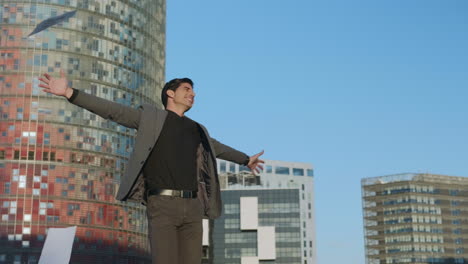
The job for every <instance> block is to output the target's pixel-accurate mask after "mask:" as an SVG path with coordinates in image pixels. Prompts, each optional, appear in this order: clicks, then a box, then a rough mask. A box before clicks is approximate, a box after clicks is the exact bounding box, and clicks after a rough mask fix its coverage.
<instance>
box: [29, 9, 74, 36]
mask: <svg viewBox="0 0 468 264" xmlns="http://www.w3.org/2000/svg"><path fill="white" fill-rule="evenodd" d="M75 13H76V10H74V11H70V12H67V13H65V14H62V15H60V16H54V17H51V18H48V19H46V20H44V21H42V22H41V23H39V24H38V25H37V26H36V28H35V29H34V30H33V32H31V34H29V35H28V37H30V36H31V35H34V34H36V33H39V32H41V31H43V30H45V29H47V28H49V27H51V26H53V25H56V24H58V23H60V22H62V21H64V20H66V19H67V18H70V17H72V16H74V15H75Z"/></svg>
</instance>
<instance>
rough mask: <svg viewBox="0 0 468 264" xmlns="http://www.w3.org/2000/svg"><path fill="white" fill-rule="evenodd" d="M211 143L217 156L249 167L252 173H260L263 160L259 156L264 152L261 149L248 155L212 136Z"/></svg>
mask: <svg viewBox="0 0 468 264" xmlns="http://www.w3.org/2000/svg"><path fill="white" fill-rule="evenodd" d="M211 144H212V145H213V147H214V151H215V153H216V157H217V158H220V159H223V160H228V161H232V162H235V163H237V164H241V165H245V166H247V167H249V169H250V170H251V171H252V173H253V174H257V173H260V171H261V170H263V165H262V164H263V163H265V162H264V161H263V160H261V159H260V156H261V155H263V153H264V151H263V150H262V152H260V153H258V154H255V155H253V156H251V157H249V156H247V155H246V154H245V153H242V152H240V151H238V150H236V149H233V148H231V147H229V146H227V145H224V144H222V143H220V142H219V141H217V140H216V139H214V138H211Z"/></svg>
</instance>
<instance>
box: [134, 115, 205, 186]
mask: <svg viewBox="0 0 468 264" xmlns="http://www.w3.org/2000/svg"><path fill="white" fill-rule="evenodd" d="M167 112H168V114H167V117H166V120H165V122H164V126H163V129H162V131H161V134H160V135H159V138H158V140H157V142H156V144H155V145H154V147H153V150H152V152H151V153H150V155H149V157H148V159H147V160H146V164H145V166H144V168H143V173H144V175H145V179H146V187H147V190H151V189H155V188H156V189H171V190H189V191H195V190H197V189H198V185H197V171H196V170H197V164H196V159H197V148H198V146H199V144H200V142H201V137H200V130H199V126H198V124H197V123H195V122H194V121H192V120H190V119H189V118H187V117H185V116H182V117H180V116H179V115H177V114H176V113H174V112H172V111H167Z"/></svg>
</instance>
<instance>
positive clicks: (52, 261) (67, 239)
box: [39, 226, 76, 264]
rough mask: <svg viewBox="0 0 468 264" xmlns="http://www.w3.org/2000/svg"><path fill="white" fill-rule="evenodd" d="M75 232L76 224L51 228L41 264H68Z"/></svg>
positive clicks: (43, 249)
mask: <svg viewBox="0 0 468 264" xmlns="http://www.w3.org/2000/svg"><path fill="white" fill-rule="evenodd" d="M75 233H76V226H72V227H67V228H49V231H48V232H47V237H46V241H45V243H44V247H43V248H42V253H41V258H40V259H39V264H68V263H69V262H70V256H71V251H72V247H73V241H74V239H75Z"/></svg>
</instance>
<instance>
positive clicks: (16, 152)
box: [13, 150, 20, 160]
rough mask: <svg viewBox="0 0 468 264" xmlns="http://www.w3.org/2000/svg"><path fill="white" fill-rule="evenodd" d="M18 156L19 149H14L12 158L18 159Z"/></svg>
mask: <svg viewBox="0 0 468 264" xmlns="http://www.w3.org/2000/svg"><path fill="white" fill-rule="evenodd" d="M19 156H20V152H19V150H15V154H14V155H13V159H16V160H18V159H19Z"/></svg>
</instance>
